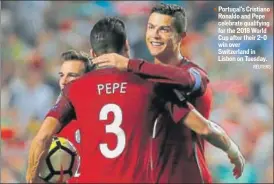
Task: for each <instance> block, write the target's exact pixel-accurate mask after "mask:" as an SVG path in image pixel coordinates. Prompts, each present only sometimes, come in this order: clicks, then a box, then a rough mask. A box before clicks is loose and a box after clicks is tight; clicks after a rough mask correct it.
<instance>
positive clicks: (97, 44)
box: [90, 17, 127, 55]
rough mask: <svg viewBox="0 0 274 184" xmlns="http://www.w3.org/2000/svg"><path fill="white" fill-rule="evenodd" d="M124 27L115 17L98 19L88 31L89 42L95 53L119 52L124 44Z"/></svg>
mask: <svg viewBox="0 0 274 184" xmlns="http://www.w3.org/2000/svg"><path fill="white" fill-rule="evenodd" d="M126 39H127V38H126V29H125V24H124V22H123V21H122V20H120V19H119V18H117V17H105V18H103V19H101V20H99V21H98V22H97V23H96V24H95V25H94V26H93V28H92V30H91V32H90V44H91V47H92V49H93V51H94V53H95V54H97V55H101V54H105V53H111V52H115V53H121V51H122V50H123V48H124V46H125V44H126Z"/></svg>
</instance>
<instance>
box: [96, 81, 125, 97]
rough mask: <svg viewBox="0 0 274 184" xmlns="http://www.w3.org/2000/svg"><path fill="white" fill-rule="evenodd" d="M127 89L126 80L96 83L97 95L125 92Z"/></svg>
mask: <svg viewBox="0 0 274 184" xmlns="http://www.w3.org/2000/svg"><path fill="white" fill-rule="evenodd" d="M126 89H127V82H120V83H117V82H114V83H104V84H98V85H97V93H98V95H110V94H114V93H121V94H125V93H126Z"/></svg>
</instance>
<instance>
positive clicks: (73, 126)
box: [57, 50, 94, 183]
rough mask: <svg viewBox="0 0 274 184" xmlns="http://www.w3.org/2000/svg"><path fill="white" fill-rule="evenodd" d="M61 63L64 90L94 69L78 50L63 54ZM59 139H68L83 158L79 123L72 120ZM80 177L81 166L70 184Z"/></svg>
mask: <svg viewBox="0 0 274 184" xmlns="http://www.w3.org/2000/svg"><path fill="white" fill-rule="evenodd" d="M61 61H62V62H63V63H62V65H61V67H60V71H59V73H58V74H59V87H60V89H61V90H62V89H63V88H64V87H65V85H66V84H68V83H69V82H71V81H73V80H76V79H78V78H80V77H82V76H83V75H84V74H85V73H88V72H90V71H92V70H93V69H94V65H92V63H91V58H90V56H89V55H88V54H86V53H84V52H78V51H76V50H69V51H66V52H63V53H62V54H61ZM57 136H59V137H64V138H66V139H68V140H69V141H70V142H71V143H72V144H73V145H74V146H75V147H76V149H77V152H78V154H79V155H80V156H81V147H80V141H81V132H80V129H79V126H78V123H77V121H75V120H72V121H71V122H70V123H69V124H68V126H66V127H64V128H63V129H62V130H61V131H60V132H59V133H58V134H57ZM79 177H80V166H79V168H78V170H77V173H76V174H75V175H74V177H72V178H71V179H69V181H68V183H78V178H79Z"/></svg>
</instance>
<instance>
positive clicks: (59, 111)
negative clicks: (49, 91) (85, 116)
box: [46, 88, 76, 128]
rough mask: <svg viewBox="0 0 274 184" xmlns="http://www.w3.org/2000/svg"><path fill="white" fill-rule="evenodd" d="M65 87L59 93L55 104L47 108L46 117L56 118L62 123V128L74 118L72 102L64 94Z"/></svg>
mask: <svg viewBox="0 0 274 184" xmlns="http://www.w3.org/2000/svg"><path fill="white" fill-rule="evenodd" d="M66 91H67V90H66V88H65V89H64V90H63V91H62V92H61V94H60V95H59V97H58V99H57V101H56V103H55V105H54V106H53V107H52V108H51V109H50V110H49V112H48V113H47V115H46V117H53V118H56V119H57V120H58V121H59V122H60V123H61V125H62V128H63V127H64V126H66V125H67V124H68V123H69V122H71V121H72V120H75V119H76V113H75V110H74V107H73V105H72V103H71V102H70V100H69V98H68V97H67V94H66Z"/></svg>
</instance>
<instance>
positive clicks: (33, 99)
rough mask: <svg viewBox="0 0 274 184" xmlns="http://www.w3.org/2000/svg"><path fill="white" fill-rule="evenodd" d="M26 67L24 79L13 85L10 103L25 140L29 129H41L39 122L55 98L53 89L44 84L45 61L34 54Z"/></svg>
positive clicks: (20, 133) (20, 132)
mask: <svg viewBox="0 0 274 184" xmlns="http://www.w3.org/2000/svg"><path fill="white" fill-rule="evenodd" d="M26 67H27V68H26V69H27V72H26V73H24V79H23V80H22V79H17V80H16V81H15V82H14V83H13V84H12V87H11V95H12V97H11V103H10V104H11V105H10V106H11V108H14V109H15V111H16V114H17V120H18V124H19V127H20V128H19V129H17V131H19V132H18V133H19V135H20V136H23V137H25V138H26V137H28V136H29V135H30V134H29V133H27V131H28V130H29V129H28V128H31V127H33V126H34V127H36V128H34V129H35V130H36V129H37V128H38V127H39V124H37V122H39V121H41V120H43V118H44V116H45V114H46V112H47V111H48V110H49V109H50V107H51V106H52V104H53V102H54V98H55V95H54V92H53V90H52V88H51V87H50V86H49V85H47V84H46V83H45V82H44V81H45V78H44V77H45V76H44V71H43V70H44V68H43V67H44V61H43V59H42V58H40V56H39V55H36V54H34V55H32V58H31V60H30V62H29V63H28V64H27V66H26ZM31 129H32V128H31ZM35 130H34V132H35Z"/></svg>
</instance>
